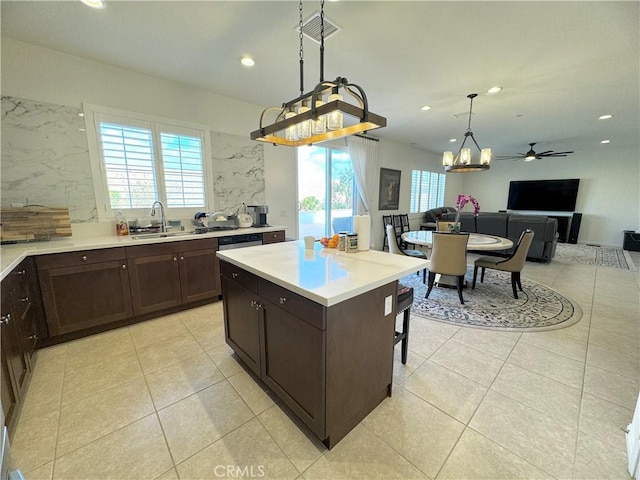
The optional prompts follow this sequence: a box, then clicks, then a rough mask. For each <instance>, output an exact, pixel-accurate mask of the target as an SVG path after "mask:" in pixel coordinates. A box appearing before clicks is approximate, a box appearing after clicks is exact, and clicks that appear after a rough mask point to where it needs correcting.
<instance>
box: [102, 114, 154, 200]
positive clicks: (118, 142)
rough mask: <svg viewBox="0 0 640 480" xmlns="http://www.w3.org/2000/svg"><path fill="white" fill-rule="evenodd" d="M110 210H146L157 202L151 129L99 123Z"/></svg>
mask: <svg viewBox="0 0 640 480" xmlns="http://www.w3.org/2000/svg"><path fill="white" fill-rule="evenodd" d="M99 131H100V138H101V142H102V155H103V162H104V168H105V176H106V181H107V188H108V194H109V199H110V202H111V207H112V208H113V209H118V208H140V207H148V206H149V205H151V204H152V203H153V201H154V200H156V199H157V198H158V192H157V189H156V176H155V168H154V160H153V158H154V157H153V135H152V132H151V129H150V128H141V127H136V126H128V125H121V124H116V123H109V122H100V128H99Z"/></svg>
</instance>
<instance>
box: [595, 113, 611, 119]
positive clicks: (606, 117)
mask: <svg viewBox="0 0 640 480" xmlns="http://www.w3.org/2000/svg"><path fill="white" fill-rule="evenodd" d="M611 117H613V115H610V114H608V113H607V114H606V115H600V116H599V117H598V120H609V119H610V118H611Z"/></svg>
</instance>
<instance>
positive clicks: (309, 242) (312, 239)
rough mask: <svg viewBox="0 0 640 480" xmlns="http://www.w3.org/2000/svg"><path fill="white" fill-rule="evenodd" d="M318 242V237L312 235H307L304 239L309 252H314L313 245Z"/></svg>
mask: <svg viewBox="0 0 640 480" xmlns="http://www.w3.org/2000/svg"><path fill="white" fill-rule="evenodd" d="M315 241H316V237H313V236H311V235H306V236H305V237H304V248H306V249H307V250H313V244H314V243H315Z"/></svg>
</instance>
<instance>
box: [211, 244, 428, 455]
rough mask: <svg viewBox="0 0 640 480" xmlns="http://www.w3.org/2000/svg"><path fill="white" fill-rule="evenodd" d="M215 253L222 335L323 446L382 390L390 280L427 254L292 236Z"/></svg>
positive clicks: (391, 304)
mask: <svg viewBox="0 0 640 480" xmlns="http://www.w3.org/2000/svg"><path fill="white" fill-rule="evenodd" d="M217 255H218V257H219V259H220V272H221V277H222V298H223V301H224V322H225V339H226V342H227V343H228V344H229V346H231V348H232V349H233V350H234V352H235V353H236V354H237V355H238V356H239V357H240V358H241V359H242V360H243V361H244V363H245V364H246V365H247V366H248V368H249V369H250V370H251V371H253V373H254V374H255V375H256V376H257V377H259V378H260V379H261V380H262V381H263V382H264V383H265V384H266V385H267V386H268V387H269V388H270V389H271V390H272V391H273V392H274V393H275V394H276V395H278V396H279V397H280V399H281V400H282V401H283V402H284V403H285V404H286V405H287V406H288V407H289V408H290V409H291V410H292V411H293V412H294V413H295V414H296V415H297V416H298V417H299V418H300V419H301V420H302V421H303V422H304V423H305V424H306V425H307V426H308V427H309V428H310V429H311V431H312V432H313V433H314V434H315V435H316V436H317V437H318V438H320V439H321V440H322V441H323V442H324V444H325V445H326V446H327V447H328V448H332V447H333V446H334V445H335V444H336V443H337V442H338V441H340V439H342V438H343V437H344V436H345V435H346V434H347V433H349V431H351V429H353V428H354V427H355V426H356V425H357V424H358V423H359V422H360V421H361V420H362V419H363V418H364V417H365V416H366V415H367V414H368V413H369V412H371V411H372V410H373V409H374V408H375V407H376V406H377V405H378V404H379V403H380V402H381V401H382V400H384V398H386V397H387V396H390V395H391V386H392V374H393V345H394V342H393V338H394V331H395V317H396V311H395V308H396V292H397V280H398V279H399V278H401V277H403V276H405V275H408V274H411V273H414V272H417V271H419V270H421V269H423V268H425V267H426V266H427V264H428V262H427V261H425V260H420V259H416V258H412V257H408V256H402V255H392V254H389V253H385V252H380V251H374V250H371V251H365V252H358V253H344V252H339V251H336V250H335V249H322V248H321V247H320V245H318V244H316V247H315V249H314V250H305V249H304V246H303V244H302V242H301V241H298V242H285V243H278V244H272V245H264V246H262V247H249V248H244V249H241V250H230V251H224V252H218V253H217Z"/></svg>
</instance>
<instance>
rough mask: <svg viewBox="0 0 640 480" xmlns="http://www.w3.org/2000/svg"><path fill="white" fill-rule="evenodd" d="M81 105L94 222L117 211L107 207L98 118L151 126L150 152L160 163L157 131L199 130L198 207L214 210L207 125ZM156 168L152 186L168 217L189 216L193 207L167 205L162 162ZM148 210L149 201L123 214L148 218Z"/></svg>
mask: <svg viewBox="0 0 640 480" xmlns="http://www.w3.org/2000/svg"><path fill="white" fill-rule="evenodd" d="M82 107H83V112H84V121H85V128H86V133H87V143H88V147H89V159H90V161H91V172H92V174H93V175H92V176H93V187H94V191H95V195H96V208H97V214H98V221H110V220H113V219H114V218H115V217H116V215H117V210H116V209H112V208H111V201H110V199H109V189H108V186H107V178H106V175H105V167H104V162H103V160H102V148H101V137H100V130H99V125H100V122H101V121H102V120H104V121H108V122H112V123H121V124H123V125H131V126H137V127H142V128H149V127H150V126H152V127H153V128H151V129H152V131H153V146H154V152H156V153H155V155H154V156H155V161H157V162H161V160H162V158H161V156H160V155H159V154H158V153H157V152H160V151H161V146H160V143H161V142H160V132H161V131H164V130H166V133H175V134H184V135H187V136H193V135H194V131H197V132H199V133H200V137H201V141H202V157H203V158H202V166H203V170H204V191H205V205H204V206H203V207H202V210H203V211H206V212H213V211H215V208H214V202H213V199H214V198H215V196H214V192H213V174H212V165H211V133H210V129H209V127H208V126H206V125H201V124H196V123H190V122H184V121H181V120H173V119H167V118H162V117H156V116H153V115H146V114H142V113H136V112H128V111H124V110H118V109H114V108H110V107H105V106H101V105H93V104H88V103H84V104H83V105H82ZM156 133H157V134H156ZM156 171H157V172H159V174H158V176H157V178H156V181H157V185H156V188H157V191H158V197H159V198H158V200H161V201H162V203H163V204H164V205H165V211H166V214H167V217H169V216H171V217H174V218H180V219H184V218H191V217H192V216H193V214H194V213H195V208H194V207H185V208H176V207H173V208H170V207H167V202H166V187H165V183H164V167H163V165H157V166H156ZM150 210H151V204H149V208H127V209H126V210H124V211H123V213H125V215H126V216H127V219H128V220H133V219H134V218H139V219H140V220H143V219H148V218H149V217H150Z"/></svg>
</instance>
